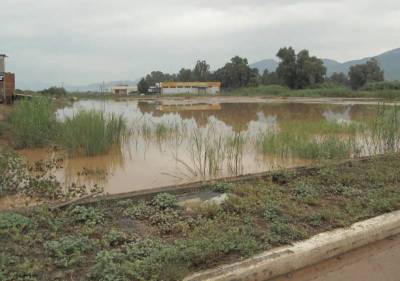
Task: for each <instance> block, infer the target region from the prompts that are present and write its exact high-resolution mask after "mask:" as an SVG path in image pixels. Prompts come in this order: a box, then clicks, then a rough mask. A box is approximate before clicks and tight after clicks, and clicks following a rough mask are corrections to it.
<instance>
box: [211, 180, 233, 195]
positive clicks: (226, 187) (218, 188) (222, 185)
mask: <svg viewBox="0 0 400 281" xmlns="http://www.w3.org/2000/svg"><path fill="white" fill-rule="evenodd" d="M231 189H232V185H231V184H229V183H227V182H222V181H221V182H217V183H216V184H215V186H214V191H215V192H218V193H226V192H229V191H230V190H231Z"/></svg>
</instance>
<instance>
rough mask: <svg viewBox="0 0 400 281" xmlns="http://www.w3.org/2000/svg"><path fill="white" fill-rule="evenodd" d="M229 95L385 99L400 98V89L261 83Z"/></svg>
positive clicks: (227, 92) (234, 91)
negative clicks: (354, 89)
mask: <svg viewBox="0 0 400 281" xmlns="http://www.w3.org/2000/svg"><path fill="white" fill-rule="evenodd" d="M223 95H227V96H271V97H274V96H277V97H310V98H312V97H331V98H334V97H340V98H346V97H348V98H383V99H399V98H400V90H398V89H397V84H396V85H395V86H393V87H389V86H386V87H384V86H382V87H378V86H376V87H375V86H374V87H373V86H369V87H368V88H366V89H365V90H359V91H353V90H351V89H349V88H346V87H343V86H329V87H324V86H320V87H319V88H313V89H303V90H291V89H289V88H287V87H284V86H279V85H269V86H264V85H260V86H257V87H246V88H239V89H235V90H231V91H225V92H223Z"/></svg>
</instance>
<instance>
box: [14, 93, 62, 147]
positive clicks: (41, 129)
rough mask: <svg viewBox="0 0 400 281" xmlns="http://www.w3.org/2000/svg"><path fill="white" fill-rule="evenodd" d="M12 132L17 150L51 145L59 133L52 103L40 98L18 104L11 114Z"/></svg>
mask: <svg viewBox="0 0 400 281" xmlns="http://www.w3.org/2000/svg"><path fill="white" fill-rule="evenodd" d="M10 131H11V139H12V145H13V146H14V147H16V148H25V147H42V146H45V145H48V144H50V143H51V142H52V141H53V140H54V137H55V135H56V134H55V132H57V122H56V117H55V115H54V112H53V106H52V103H51V101H50V100H49V99H47V98H43V97H38V98H33V99H32V100H22V101H20V102H18V104H17V105H16V106H15V107H14V108H13V110H12V112H11V116H10Z"/></svg>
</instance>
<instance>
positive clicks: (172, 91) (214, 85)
mask: <svg viewBox="0 0 400 281" xmlns="http://www.w3.org/2000/svg"><path fill="white" fill-rule="evenodd" d="M220 91H221V82H161V83H160V92H161V95H176V94H189V95H190V94H192V95H217V94H219V93H220Z"/></svg>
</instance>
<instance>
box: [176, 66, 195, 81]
mask: <svg viewBox="0 0 400 281" xmlns="http://www.w3.org/2000/svg"><path fill="white" fill-rule="evenodd" d="M177 80H178V81H180V82H190V81H192V70H191V69H186V68H182V69H181V70H180V71H179V73H178V75H177Z"/></svg>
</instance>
